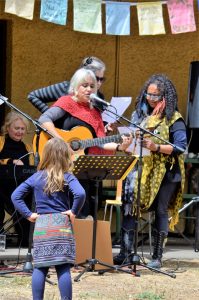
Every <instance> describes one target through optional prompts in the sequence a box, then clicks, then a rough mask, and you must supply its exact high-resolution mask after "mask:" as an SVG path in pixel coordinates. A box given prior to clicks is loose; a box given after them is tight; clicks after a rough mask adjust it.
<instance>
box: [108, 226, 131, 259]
mask: <svg viewBox="0 0 199 300" xmlns="http://www.w3.org/2000/svg"><path fill="white" fill-rule="evenodd" d="M133 241H134V231H133V230H129V231H127V230H125V229H123V228H122V229H121V245H120V253H119V254H118V255H116V256H115V257H114V258H113V262H114V264H115V265H122V264H125V263H128V262H130V256H131V251H132V248H133Z"/></svg>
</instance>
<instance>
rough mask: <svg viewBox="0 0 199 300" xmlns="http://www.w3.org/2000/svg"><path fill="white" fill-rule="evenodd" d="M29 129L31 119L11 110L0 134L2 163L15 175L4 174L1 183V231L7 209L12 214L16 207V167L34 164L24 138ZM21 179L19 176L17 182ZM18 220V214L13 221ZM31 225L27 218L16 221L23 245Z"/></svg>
mask: <svg viewBox="0 0 199 300" xmlns="http://www.w3.org/2000/svg"><path fill="white" fill-rule="evenodd" d="M28 129H29V121H28V120H27V119H26V118H25V117H24V116H22V115H21V114H19V113H17V112H15V111H11V112H9V113H8V114H7V115H6V117H5V122H4V125H3V126H2V130H1V135H0V164H1V165H8V168H9V169H10V170H13V177H9V178H8V176H6V174H5V177H3V176H2V178H1V184H0V199H1V201H0V233H3V232H4V225H5V224H4V218H5V210H6V211H7V212H8V213H9V214H10V215H12V214H13V212H14V207H13V205H12V202H11V199H10V196H11V194H12V192H13V190H14V189H15V188H16V178H14V168H15V166H16V165H18V166H19V165H20V166H23V165H24V166H29V165H33V163H34V157H33V153H32V147H31V145H29V144H27V143H24V142H23V139H24V137H25V135H26V133H27V131H28ZM20 182H21V180H20V179H19V178H18V177H17V183H20ZM29 198H30V197H27V202H29V203H30V205H31V199H29ZM15 221H18V218H17V216H16V215H14V216H13V222H14V223H15ZM27 225H29V224H28V222H27V221H26V220H21V221H20V222H16V225H15V230H16V232H17V234H18V241H19V242H20V245H22V246H28V236H29V226H27Z"/></svg>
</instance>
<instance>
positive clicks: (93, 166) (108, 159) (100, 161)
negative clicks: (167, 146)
mask: <svg viewBox="0 0 199 300" xmlns="http://www.w3.org/2000/svg"><path fill="white" fill-rule="evenodd" d="M136 162H137V159H136V157H134V156H131V155H129V156H126V155H122V156H119V155H117V156H113V155H112V156H107V155H106V156H103V155H94V156H91V155H86V156H80V157H79V158H78V160H77V161H76V162H75V167H74V170H73V173H74V175H75V176H76V177H77V178H78V179H92V180H94V182H95V188H96V189H95V206H94V220H93V241H92V258H90V259H87V260H86V261H85V262H83V263H82V264H81V265H82V266H83V267H84V270H83V271H82V272H80V274H79V275H78V276H76V277H75V278H74V281H76V282H77V281H79V280H80V277H81V276H82V275H83V274H84V273H85V272H89V271H95V265H101V266H104V267H108V268H109V269H110V270H118V267H116V266H112V265H109V264H106V263H104V262H102V261H99V260H98V259H96V258H95V254H96V233H97V208H98V189H99V182H100V181H102V180H105V179H112V180H119V179H122V180H123V179H124V178H125V177H126V176H127V175H128V173H129V172H130V171H131V170H132V168H133V167H134V166H135V164H136ZM84 265H87V266H84ZM106 271H107V270H106ZM120 271H121V272H125V273H129V274H131V272H130V271H128V270H120Z"/></svg>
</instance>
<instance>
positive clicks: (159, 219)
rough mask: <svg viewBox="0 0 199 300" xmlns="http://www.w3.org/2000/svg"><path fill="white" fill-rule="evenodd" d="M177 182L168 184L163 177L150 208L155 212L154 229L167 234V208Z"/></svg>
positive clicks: (177, 185) (174, 192) (177, 184)
mask: <svg viewBox="0 0 199 300" xmlns="http://www.w3.org/2000/svg"><path fill="white" fill-rule="evenodd" d="M179 184H180V183H179V182H170V181H168V179H167V178H166V177H165V178H164V179H163V181H162V184H161V186H160V189H159V191H158V194H157V196H156V198H155V200H154V202H153V203H152V205H151V207H150V209H149V210H150V211H154V212H155V224H154V228H155V229H156V230H157V231H158V232H160V231H164V232H166V234H168V207H169V203H170V202H171V201H172V200H173V197H174V196H175V194H176V190H177V188H178V187H179Z"/></svg>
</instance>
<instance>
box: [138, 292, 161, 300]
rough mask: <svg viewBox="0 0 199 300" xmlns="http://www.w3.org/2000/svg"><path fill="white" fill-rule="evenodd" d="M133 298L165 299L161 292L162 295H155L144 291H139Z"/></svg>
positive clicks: (140, 299)
mask: <svg viewBox="0 0 199 300" xmlns="http://www.w3.org/2000/svg"><path fill="white" fill-rule="evenodd" d="M135 299H136V300H143V299H147V300H162V299H165V297H164V294H162V295H156V294H154V293H151V292H144V293H141V294H139V295H137V296H136V298H135Z"/></svg>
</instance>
